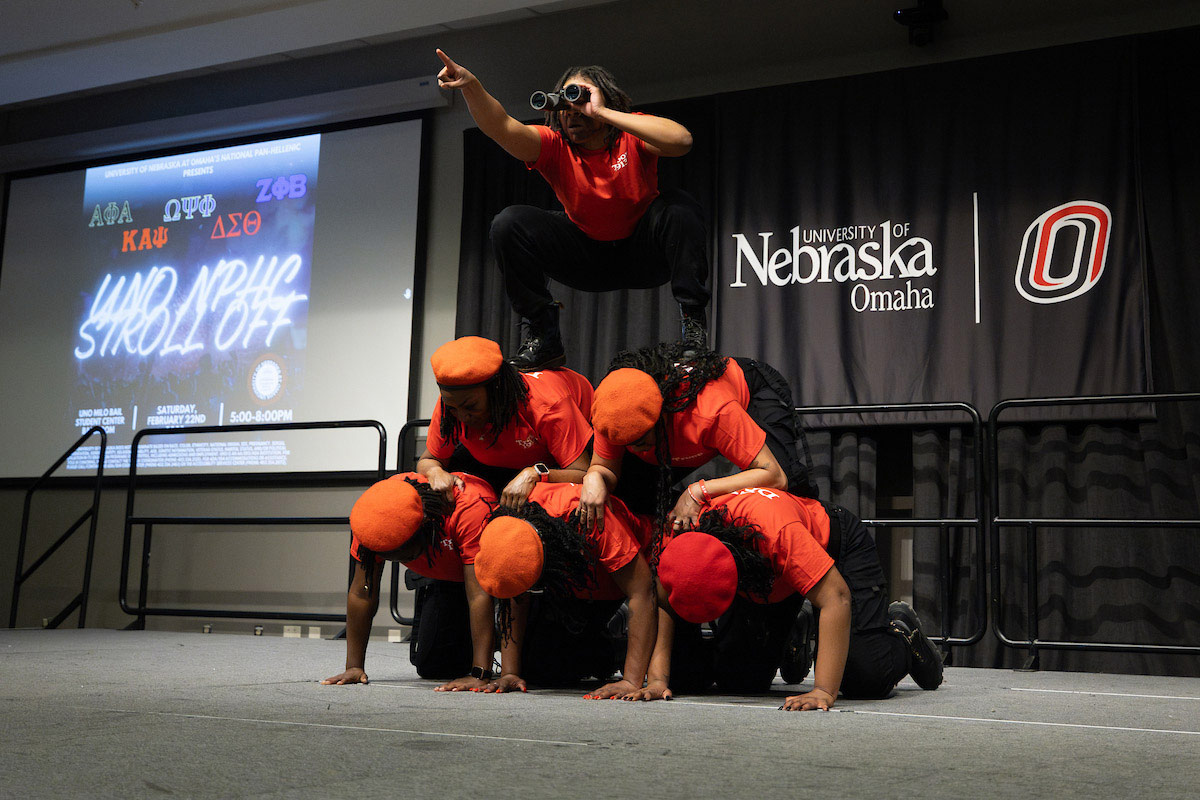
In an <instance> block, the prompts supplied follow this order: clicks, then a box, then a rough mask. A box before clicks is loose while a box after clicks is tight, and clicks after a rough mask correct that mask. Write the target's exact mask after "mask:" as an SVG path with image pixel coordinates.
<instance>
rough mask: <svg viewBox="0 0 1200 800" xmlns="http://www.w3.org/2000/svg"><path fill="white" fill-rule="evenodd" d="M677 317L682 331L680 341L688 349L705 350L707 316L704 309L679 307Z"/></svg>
mask: <svg viewBox="0 0 1200 800" xmlns="http://www.w3.org/2000/svg"><path fill="white" fill-rule="evenodd" d="M679 316H680V321H681V329H682V335H681V336H680V341H682V342H683V343H684V344H685V345H687V346H688V347H691V348H694V349H697V350H707V349H708V324H707V323H708V319H707V317H708V315H707V314H706V313H705V311H704V309H703V308H698V307H693V306H680V307H679Z"/></svg>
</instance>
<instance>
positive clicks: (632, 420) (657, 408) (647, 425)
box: [592, 367, 663, 445]
mask: <svg viewBox="0 0 1200 800" xmlns="http://www.w3.org/2000/svg"><path fill="white" fill-rule="evenodd" d="M662 405H663V396H662V392H661V391H659V388H658V383H657V382H655V380H654V378H652V377H650V375H649V374H647V373H645V372H642V371H641V370H640V369H633V368H631V367H624V368H622V369H617V370H613V371H612V372H610V373H608V375H607V376H606V377H605V378H604V380H602V381H600V385H599V386H597V387H596V394H595V396H594V397H593V398H592V427H593V428H595V429H596V433H599V434H600V435H601V436H603V437H604V438H605V439H608V440H609V441H610V442H612V443H613V444H619V445H626V444H629V443H630V442H636V441H637V440H638V439H640V438H642V437H643V436H644V435H645V434H646V431H648V430H650V429H651V428H653V427H654V423H656V422H658V416H659V414H661V413H662Z"/></svg>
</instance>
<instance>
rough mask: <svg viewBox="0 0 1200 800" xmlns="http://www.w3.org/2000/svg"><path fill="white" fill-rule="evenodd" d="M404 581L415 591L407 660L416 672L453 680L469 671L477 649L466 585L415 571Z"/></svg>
mask: <svg viewBox="0 0 1200 800" xmlns="http://www.w3.org/2000/svg"><path fill="white" fill-rule="evenodd" d="M404 583H405V585H406V586H407V587H408V588H410V589H415V590H416V597H415V599H414V600H413V626H412V635H411V638H410V639H409V645H408V660H409V661H411V662H412V665H413V666H414V667H416V668H417V674H418V675H420V676H421V677H422V678H431V679H439V680H441V679H445V680H451V679H453V678H461V677H463V676H464V675H466V674H467V673H469V672H470V671H471V667H472V663H471V662H472V659H473V658H474V650H473V649H472V646H471V623H470V617H469V613H468V610H467V594H466V592H465V591H463V585H462V584H461V583H456V582H454V581H439V580H436V579H434V578H426V577H423V576H421V575H417V573H415V572H413V571H412V570H409V571H408V572H406V573H405V576H404ZM488 666H491V665H490V664H489V665H488Z"/></svg>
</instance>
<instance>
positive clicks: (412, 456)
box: [391, 419, 431, 626]
mask: <svg viewBox="0 0 1200 800" xmlns="http://www.w3.org/2000/svg"><path fill="white" fill-rule="evenodd" d="M430 421H431V420H427V419H410V420H409V421H408V422H406V423H404V427H402V428H401V429H400V433H399V435H397V436H396V472H413V471H415V470H416V465H417V429H418V428H428V427H429V423H430ZM403 566H404V565H403V564H401V563H400V562H399V561H393V562H392V594H391V611H392V619H394V620H396V623H397V624H399V625H408V626H411V625H412V624H413V619H412V617H406V616H404V615H403V614H401V613H400V572H401V568H402V567H403Z"/></svg>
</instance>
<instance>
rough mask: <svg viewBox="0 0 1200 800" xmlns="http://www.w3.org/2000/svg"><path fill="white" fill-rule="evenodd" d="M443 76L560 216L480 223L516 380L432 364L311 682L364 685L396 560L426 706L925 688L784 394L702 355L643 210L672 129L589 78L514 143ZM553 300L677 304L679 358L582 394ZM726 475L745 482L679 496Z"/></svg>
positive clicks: (656, 202) (482, 366) (697, 290)
mask: <svg viewBox="0 0 1200 800" xmlns="http://www.w3.org/2000/svg"><path fill="white" fill-rule="evenodd" d="M437 53H438V57H439V58H440V59H441V60H442V63H443V69H442V70H441V72H440V73H439V75H438V81H439V84H440V85H441V86H443V87H446V88H450V89H457V90H460V91H461V92H462V93H463V96H464V97H465V99H466V101H467V105H468V108H469V109H470V111H471V114H472V115H473V117H474V119H475V121H476V123H477V124H478V125H479V127H480V129H481V130H483V131H484V133H486V134H487V135H488V136H490V137H491V138H492V139H494V140H495V141H496V142H497V143H498V144H500V146H501V147H503V148H504V149H505V150H506V151H508V152H509V153H510V154H512V155H513V156H515V157H517V158H519V159H521V160H523V161H525V162H526V164H527V165H528V166H529V168H531V169H537V170H538V171H539V172H540V173H541V174H542V175H543V177H545V178H546V180H547V181H548V182H549V183H550V185H551V186H552V187H553V188H554V190H555V193H556V194H557V195H558V197H559V199H560V200H561V201H562V203H563V206H564V209H565V213H563V212H549V211H543V210H540V209H535V208H532V207H527V206H516V207H511V208H508V209H505V211H503V212H501V214H500V215H498V216H497V218H496V220H495V221H494V223H493V227H492V241H493V245H494V247H495V250H496V255H497V262H498V264H499V266H500V269H501V270H502V271H503V273H504V277H505V285H506V290H507V292H508V295H509V299H510V300H511V302H512V304H513V307H514V309H515V310H516V311H517V312H518V313H519V314H520V315H521V316H522V317H523V318H524V320H525V322H526V324H527V326H528V327H527V336H526V338H525V340H524V341H523V343H522V345H521V348H520V350H519V351H518V353H517V354H516V355H515V356H514V357H513V358H511V359H509V360H507V361H506V360H505V359H504V357H503V355H502V353H501V351H500V347H499V345H497V344H496V343H495V342H493V341H491V340H488V339H484V338H481V337H477V336H466V337H462V338H459V339H455V340H453V341H450V342H447V343H446V344H444V345H442V346H441V347H439V348H438V349H437V350H436V351H435V352H434V354H433V356H432V358H431V359H430V362H431V366H432V368H433V375H434V378H435V379H436V381H437V384H438V387H439V392H440V398H439V400H438V402H437V403H436V404H435V406H434V409H433V413H432V414H431V415H430V418H431V421H430V426H429V433H428V438H427V441H426V446H425V450H424V452H423V453H422V454H421V456H420V458H419V459H418V461H417V465H416V472H409V473H402V474H399V475H394V476H392V477H390V478H388V479H387V480H384V481H381V482H379V483H377V484H375V485H374V486H372V487H370V488H369V489H367V491H366V492H364V493H363V495H362V496H361V497H360V498H359V499H358V501H357V502H356V503H355V505H354V508H353V509H352V511H351V514H350V528H351V532H352V534H353V538H352V543H351V555H352V557H353V558H354V561H355V572H354V576H353V579H352V583H351V588H350V591H349V593H348V595H347V607H346V649H347V656H346V669H345V671H344V672H342V673H341V674H339V675H335V676H333V677H331V678H328V679H326V680H324V681H322V683H326V684H339V685H345V684H358V683H366V682H367V674H366V672H365V671H364V665H365V661H366V650H367V640H368V637H369V635H370V629H371V622H372V620H373V618H374V616H375V613H376V611H377V610H378V605H379V585H380V579H381V576H382V572H383V566H384V563H385V562H386V561H388V560H398V561H400V562H402V563H403V564H404V565H405V566H406V567H407V568H408V569H409V570H410V573H409V574H410V577H412V576H413V574H415V575H416V576H418V577H416V578H414V579H413V580H412V581H411V586H410V588H415V589H416V590H417V594H416V604H415V611H414V624H413V632H412V642H411V647H410V658H411V660H412V663H413V664H414V666H415V667H416V669H417V674H418V675H420V676H421V677H423V678H429V679H438V680H443V681H444V682H442V683H440V684H439V685H438V686H437V687H436V690H437V691H464V690H470V691H480V692H510V691H526V690H527V688H528V686H529V685H533V686H535V687H538V686H541V687H562V686H572V685H578V684H580V683H581V682H584V681H587V680H592V681H595V682H598V683H599V684H600V685H599V686H598V688H595V689H592V690H591V691H589V692H588V693H587V694H586V695H584V696H585V697H587V698H590V699H609V698H612V699H622V700H659V699H670V698H671V697H672V695H673V693H674V692H688V693H695V692H702V691H705V690H707V689H708V688H710V687H711V686H712V685H713V684H714V683H715V684H716V686H717V687H719V688H720V689H721V690H723V691H727V692H739V693H740V692H763V691H766V690H767V689H768V687H769V686H770V685H771V683H772V681H773V680H774V678H775V675H776V673H777V672H778V673H779V674H780V675H781V676H782V678H783V680H784V682H785V683H789V684H798V683H800V682H802V681H804V680H805V678H806V677H807V675H808V672H809V670H810V667H811V668H812V671H813V674H814V681H813V686H812V688H811V689H810V690H809V691H806V692H802V693H800V694H795V695H792V696H789V697H787V698H786V700H785V702H784V704H783V708H784V709H787V710H809V709H828V708H830V707H832V706H833V705H834V703H835V702H836V700H837V697H838V696H839V693H840V694H841V696H844V697H853V698H882V697H886V696H887V695H888V694H890V693H891V691H892V689H893V688H894V687H895V685H896V683H897V682H898V681H899V680H900V679H901V678H903V677H904V676H905V675H906V674H911V675H912V677H913V679H914V680H915V681H916V682H917V684H918V685H919V686H921V687H922V688H924V689H935V688H937V686H938V685H940V683H941V681H942V661H941V657H940V655H939V654H938V652H937V650H936V649H935V648H934V647H933V645H932V643H931V642H930V640H929V639H928V638H927V637H926V636H925V634H924V633H923V632H922V631H921V627H920V622H919V620H918V619H917V616H916V614H915V613H914V612H913V610H912V608H911V607H909V606H908V605H907V604H905V603H900V602H897V603H891V604H890V605H889V603H888V596H887V587H886V580H885V578H884V574H883V570H882V568H881V566H880V563H879V558H878V555H877V553H876V550H875V544H874V541H873V540H872V538H871V536H870V534H869V533H868V532H867V530H866V527H865V526H864V525H863V524H862V522H861V520H859V519H858V518H857V517H855V516H854V515H853V514H851V513H850V512H848V511H846V510H845V509H842V508H839V507H837V506H834V505H829V504H826V503H823V502H821V501H820V500H819V499H818V498H817V492H816V490H815V487H814V486H813V484H812V481H811V475H810V472H811V465H810V464H809V462H808V456H807V448H806V447H805V445H804V440H803V434H802V432H801V431H800V429H799V428H798V426H797V422H796V415H795V413H794V409H793V401H792V394H791V389H790V387H789V386H788V384H787V381H786V380H785V379H784V377H783V376H782V375H780V374H779V372H778V371H776V370H775V369H774V368H772V367H771V366H770V365H768V364H765V363H763V362H760V361H755V360H753V359H749V358H728V357H725V356H722V355H718V354H717V353H714V352H712V351H711V350H709V349H708V347H707V338H708V337H707V330H706V323H707V321H706V308H707V305H708V300H709V294H708V288H707V285H708V271H709V267H708V262H707V255H706V254H705V247H704V242H705V237H704V225H703V221H702V217H701V216H700V212H699V208H698V206H697V205H696V203H695V201H694V200H692V199H691V198H690V197H688V196H687V195H685V194H684V193H682V192H678V191H674V192H663V193H659V192H658V190H657V178H656V165H657V158H658V157H659V156H679V155H683V154H684V153H686V152H687V151H688V150H689V149H690V146H691V135H690V134H689V133H688V131H687V130H686V129H685V128H684V127H683V126H681V125H679V124H678V123H676V122H673V121H671V120H667V119H665V118H662V117H655V116H651V115H647V114H639V113H631V112H630V110H629V107H630V102H629V98H628V96H627V95H626V94H625V93H624V92H622V91H621V90H620V89H619V88H618V87H617V85H616V83H615V81H614V80H613V78H612V76H611V75H610V74H609V73H608V72H607V71H606V70H604V69H603V68H600V67H576V68H571V69H568V70H567V71H566V72H564V74H563V76H562V77H561V78H560V79H559V82H558V84H557V86H556V88H555V90H554V92H553V93H552V94H553V95H554V96H555V99H557V96H561V95H560V93H561V94H567V95H574V94H575V90H572V91H571V92H567V93H562V90H563V88H564V87H566V86H570V85H574V86H577V87H579V89H580V90H581V91H579V93H578V96H579V99H578V100H577V101H576V102H572V103H565V102H564V103H562V105H561V107H560V108H557V109H552V110H547V111H546V125H525V124H523V123H520V122H518V121H517V120H515V119H514V118H512V117H511V116H509V115H508V114H507V112H505V111H504V108H503V107H502V106H501V105H500V103H499V102H498V101H496V100H495V99H494V98H493V97H492V96H491V95H489V94H488V93H487V92H486V91H485V90H484V89H483V87H482V85H481V84H480V83H479V80H478V79H477V78H476V77H475V76H474V75H472V74H471V73H470V72H469V71H467V70H466V69H464V68H463V67H462V66H460V65H458V64H456V63H455V62H454V61H452V60H451V59H450V58H449V57H448V56H447V55H446V54H445V53H443V52H442V51H441V50H439V51H437ZM563 264H569V265H571V268H570V270H566V269H563V268H561V267H559V266H556V265H563ZM548 278H554V279H556V280H559V281H560V282H563V283H566V284H568V285H571V286H575V287H576V288H580V289H584V290H588V291H603V290H608V289H614V288H621V287H653V286H658V285H662V284H664V283H667V282H670V283H671V287H672V292H673V294H674V295H675V297H676V299H677V300H678V301H679V303H680V307H681V317H682V339H681V341H680V342H675V343H661V344H656V345H652V346H648V347H643V348H640V349H637V350H632V351H626V352H623V353H620V354H618V355H617V356H616V358H615V359H614V360H613V362H612V363H611V365H610V367H609V371H608V373H607V375H606V376H605V377H604V379H603V380H602V381H600V383H599V385H597V386H596V387H595V389H594V390H593V387H592V385H591V383H590V382H589V381H588V380H587V379H586V378H585V377H584V376H582V375H580V374H579V373H577V372H574V371H572V370H570V369H567V368H565V367H564V366H562V365H563V363H564V361H565V350H564V348H563V344H562V339H561V333H560V331H559V327H558V309H559V307H558V305H557V304H556V303H554V301H553V299H552V297H551V296H550V293H549V290H548V288H547V287H548V281H547V279H548ZM717 456H723V457H724V458H725V459H727V460H728V461H729V462H730V463H731V464H733V465H734V467H736V468H737V469H738V470H740V471H737V472H733V473H732V474H729V475H724V476H720V477H715V478H711V479H699V480H694V481H692V482H690V483H689V482H687V480H688V478H689V477H690V476H692V473H694V472H695V471H696V470H697V469H698V468H700V467H701V466H703V465H705V464H707V463H709V462H711V461H712V460H713V459H714V458H716V457H717ZM705 623H708V630H707V631H706V630H702V627H701V626H702V624H705ZM497 643H498V644H499V653H500V658H499V670H498V671H496V670H494V669H493V666H494V664H495V653H496V649H497ZM622 650H623V652H622ZM617 671H619V672H620V677H619V678H617V679H615V680H614V678H615V677H616V676H615V674H614V673H615V672H617Z"/></svg>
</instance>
